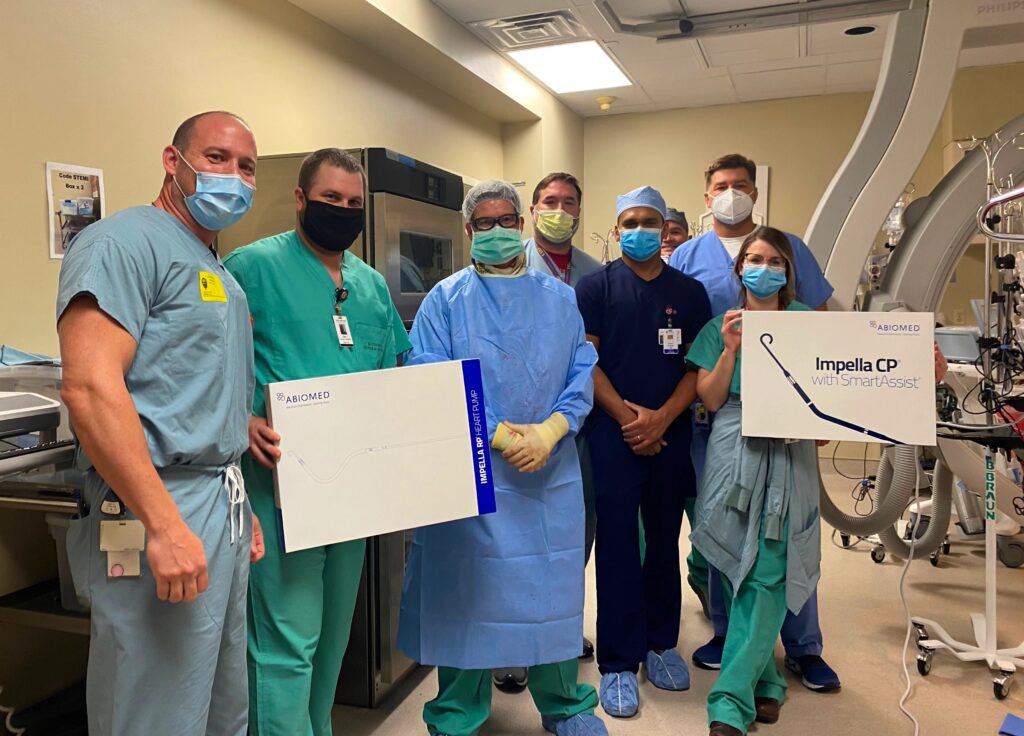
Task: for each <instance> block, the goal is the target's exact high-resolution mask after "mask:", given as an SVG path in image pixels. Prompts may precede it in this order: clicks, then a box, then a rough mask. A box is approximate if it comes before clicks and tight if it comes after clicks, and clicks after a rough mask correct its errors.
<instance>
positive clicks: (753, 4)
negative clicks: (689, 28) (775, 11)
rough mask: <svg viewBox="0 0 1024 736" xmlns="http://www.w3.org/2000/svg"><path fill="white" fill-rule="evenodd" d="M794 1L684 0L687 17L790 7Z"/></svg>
mask: <svg viewBox="0 0 1024 736" xmlns="http://www.w3.org/2000/svg"><path fill="white" fill-rule="evenodd" d="M792 2H793V0H682V5H683V7H684V8H685V9H686V14H687V15H710V14H712V13H729V12H732V11H734V10H751V9H753V8H767V7H771V6H772V5H790V4H792Z"/></svg>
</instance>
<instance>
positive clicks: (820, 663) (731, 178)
mask: <svg viewBox="0 0 1024 736" xmlns="http://www.w3.org/2000/svg"><path fill="white" fill-rule="evenodd" d="M756 173H757V167H756V165H755V164H754V162H753V161H751V160H750V159H749V158H747V157H746V156H743V155H741V154H738V153H731V154H728V155H726V156H722V157H721V158H719V159H717V160H715V161H714V162H712V163H711V165H710V166H708V168H707V169H706V170H705V172H704V183H705V187H706V190H705V192H704V203H705V204H706V205H707V206H708V207H709V208H710V209H711V212H712V213H713V215H714V227H713V228H712V229H710V230H708V231H707V232H705V233H703V234H701V235H700V236H698V237H696V238H694V239H693V240H690V241H688V242H686V243H683V245H681V246H680V247H678V248H676V250H675V252H674V253H673V254H672V257H671V258H670V259H669V262H668V263H669V265H670V266H673V267H674V268H678V269H679V270H680V271H682V272H683V273H685V274H686V275H687V276H692V277H693V278H695V279H697V280H698V281H700V282H701V283H703V284H704V288H705V289H707V292H708V298H709V299H710V300H711V313H712V315H715V316H717V315H720V314H724V313H725V312H727V311H728V310H730V309H736V308H737V306H738V305H739V304H740V296H739V282H738V281H737V279H736V278H735V276H734V275H733V274H734V265H735V261H736V255H737V253H739V249H740V246H741V245H742V243H743V240H744V239H745V238H746V237H747V236H748V235H749V234H750V233H752V232H753V231H754V228H755V227H756V226H755V224H754V217H753V211H754V203H755V202H756V201H757V195H758V192H757V186H756V185H755V176H756ZM786 239H787V240H788V241H789V244H790V246H792V248H793V267H794V274H793V275H794V277H795V281H796V284H795V286H796V299H797V300H798V301H799V302H801V303H802V304H806V305H807V306H809V307H812V308H814V309H818V310H824V309H826V302H827V301H828V298H829V297H830V296H832V285H831V284H829V283H828V281H826V280H825V276H824V275H823V274H822V272H821V267H820V266H819V265H818V262H817V260H815V258H814V255H813V254H812V253H811V251H810V249H809V248H808V247H807V245H806V244H805V243H804V242H803V241H802V240H800V238H798V237H797V236H796V235H793V234H792V233H786ZM699 413H700V412H696V414H699ZM708 433H709V429H708V424H707V422H706V421H705V422H704V423H703V425H700V424H698V425H697V426H696V427H695V428H694V434H693V444H692V446H691V447H692V452H693V465H694V469H695V470H696V473H697V477H698V478H699V477H700V476H701V473H702V471H703V468H704V450H705V448H706V447H707V439H708ZM717 582H718V576H717V575H711V576H710V584H711V585H710V587H711V590H710V591H709V597H710V609H711V611H710V613H711V620H712V623H713V624H714V629H715V636H714V638H713V639H712V640H711V641H710V642H708V643H707V644H705V645H704V646H702V647H699V648H698V649H697V650H696V651H695V652H694V653H693V662H694V664H696V665H697V666H698V667H702V668H704V669H718V668H719V666H720V663H721V659H722V647H723V646H724V644H725V632H726V627H727V625H728V624H727V621H728V620H727V617H726V613H725V604H724V601H723V600H722V595H721V590H720V588H719V587H718V585H717ZM782 643H783V646H784V647H785V649H786V666H787V667H788V668H789V669H790V670H792V671H793V672H794V673H797V674H799V675H800V676H801V679H802V681H803V684H804V685H805V686H806V687H808V688H809V689H811V690H814V691H816V692H829V691H834V690H838V689H839V677H838V676H837V675H836V673H835V672H834V671H833V670H832V668H831V667H829V666H828V664H826V663H825V661H824V660H823V659H822V658H821V652H822V635H821V627H820V625H819V623H818V598H817V594H815V595H813V596H811V599H810V600H809V601H808V602H807V605H805V606H804V607H803V610H801V611H800V614H799V615H798V616H794V615H792V614H790V615H788V616H787V617H786V620H785V622H784V623H783V626H782Z"/></svg>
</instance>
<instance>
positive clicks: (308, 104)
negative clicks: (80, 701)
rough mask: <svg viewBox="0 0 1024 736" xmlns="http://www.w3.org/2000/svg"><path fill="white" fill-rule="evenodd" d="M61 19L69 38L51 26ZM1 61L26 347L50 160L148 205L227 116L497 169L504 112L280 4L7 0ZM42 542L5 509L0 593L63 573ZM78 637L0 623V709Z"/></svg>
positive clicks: (298, 144) (37, 316) (6, 310)
mask: <svg viewBox="0 0 1024 736" xmlns="http://www.w3.org/2000/svg"><path fill="white" fill-rule="evenodd" d="M61 28H63V29H68V30H71V29H73V31H74V32H73V33H62V34H60V35H59V36H55V35H54V29H61ZM58 39H61V40H60V43H61V44H62V45H56V44H57V43H58ZM0 64H2V67H3V69H4V82H3V85H4V94H3V98H4V100H5V102H7V103H8V106H7V107H6V109H7V113H6V114H5V116H4V118H3V121H2V122H0V131H2V135H0V162H2V173H3V177H2V178H0V222H3V232H2V234H0V252H2V255H3V259H4V264H5V268H4V270H3V275H2V277H0V343H9V344H12V345H15V346H18V347H20V348H24V349H27V350H34V351H40V352H44V353H50V354H55V353H56V350H57V341H56V334H55V332H54V306H53V305H54V298H55V294H56V285H57V275H58V271H59V265H60V263H59V261H50V260H49V259H48V255H47V207H46V201H45V199H46V198H45V191H46V188H45V177H44V163H45V162H46V161H59V162H63V163H71V164H80V165H84V166H94V167H98V168H102V169H103V170H104V173H105V177H106V179H105V190H106V196H107V200H106V202H105V203H104V206H105V208H107V211H108V212H111V213H112V212H115V211H117V210H119V209H122V208H124V207H128V206H130V205H135V204H142V203H146V202H149V201H151V200H152V199H153V197H154V196H155V194H156V193H157V190H158V188H159V186H160V182H161V178H162V172H161V169H160V150H161V148H162V147H163V146H164V145H165V144H166V143H168V142H169V140H170V137H171V134H172V133H173V131H174V128H175V127H176V125H177V124H178V123H179V122H180V121H181V120H182V119H184V118H185V117H187V116H188V115H190V114H193V113H195V112H198V111H201V110H205V109H220V108H223V109H228V110H231V111H234V112H236V113H238V114H240V115H242V116H243V117H245V118H246V119H247V120H248V121H249V123H250V124H251V125H252V127H253V130H254V131H255V133H256V138H257V142H258V145H259V151H260V153H261V154H270V153H287V152H294V151H308V150H312V149H315V148H318V147H321V146H328V145H336V146H363V145H376V146H386V147H389V148H393V149H396V150H399V151H401V152H403V153H406V154H408V155H411V156H414V157H416V158H419V159H421V160H424V161H427V162H430V163H432V164H434V165H437V166H441V167H443V168H447V169H450V170H454V171H458V172H460V173H464V174H466V175H470V176H474V177H478V178H486V177H490V176H500V175H501V174H502V166H503V150H502V139H501V128H500V125H499V123H498V122H497V121H495V120H492V119H490V118H487V117H485V116H483V115H481V114H480V113H478V112H475V111H473V110H472V109H470V108H468V107H466V106H465V105H464V104H462V103H460V102H457V101H455V100H453V99H452V98H451V97H449V96H447V95H445V94H443V93H439V92H437V91H436V90H433V89H431V88H430V87H429V86H428V85H426V84H424V83H422V82H421V81H416V80H414V79H411V78H410V76H409V74H408V73H407V72H405V71H403V70H401V69H399V68H398V67H396V66H395V65H393V64H391V63H389V62H385V61H382V60H380V59H379V58H376V57H375V56H374V54H373V53H372V52H369V51H367V50H366V49H364V48H361V47H359V46H357V45H355V44H353V43H351V42H350V41H348V39H347V38H346V37H345V36H343V35H341V34H340V33H338V32H337V31H335V30H333V29H331V28H329V27H328V26H326V25H325V24H323V23H321V22H319V21H317V20H315V19H314V18H313V17H312V16H309V15H307V14H305V13H304V12H302V11H300V10H299V9H297V8H296V7H294V6H293V5H291V4H289V3H286V2H280V1H279V0H244V1H243V0H238V1H237V2H235V1H232V0H175V2H173V3H161V2H157V1H156V0H105V1H104V2H79V3H69V2H63V0H37V1H36V2H32V3H29V2H19V3H8V4H6V5H5V7H4V23H3V25H2V27H0ZM552 135H554V133H552ZM257 184H258V175H257ZM257 196H259V195H258V194H257ZM52 550H53V546H52V542H51V541H50V540H49V537H48V535H47V534H46V531H45V525H44V523H43V516H42V515H41V514H27V513H24V514H15V513H13V512H9V511H0V595H2V594H4V593H7V592H10V591H13V590H17V589H20V588H22V587H24V586H25V585H28V584H30V583H33V582H37V581H39V580H44V579H46V578H48V577H52V576H53V575H55V574H56V572H55V563H54V558H53V552H52ZM85 647H86V640H85V639H84V638H82V637H73V636H70V635H58V634H53V633H50V632H45V631H42V630H34V629H25V628H22V627H13V626H3V627H0V651H3V652H4V654H3V656H2V657H0V687H3V688H4V690H3V694H2V695H0V705H6V704H16V705H21V704H25V703H29V702H34V701H36V700H38V699H39V698H40V697H42V696H43V695H45V694H46V693H47V692H48V691H50V690H52V689H53V688H56V687H58V686H60V685H62V684H64V683H65V682H67V681H69V680H70V679H72V678H75V677H79V676H81V674H82V663H83V661H84V653H85ZM44 660H45V661H47V662H50V663H51V664H52V666H47V667H41V666H39V663H40V662H41V661H44ZM62 661H63V662H64V663H65V666H64V667H61V666H60V663H61V662H62Z"/></svg>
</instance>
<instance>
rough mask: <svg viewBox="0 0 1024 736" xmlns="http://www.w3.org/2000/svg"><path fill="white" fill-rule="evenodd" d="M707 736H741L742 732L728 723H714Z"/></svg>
mask: <svg viewBox="0 0 1024 736" xmlns="http://www.w3.org/2000/svg"><path fill="white" fill-rule="evenodd" d="M708 736H743V732H742V731H741V730H739V729H738V728H733V727H732V726H730V725H729V724H728V723H722V722H720V721H715V722H714V723H712V724H711V727H710V730H709V731H708Z"/></svg>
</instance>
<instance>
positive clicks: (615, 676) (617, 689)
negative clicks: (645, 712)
mask: <svg viewBox="0 0 1024 736" xmlns="http://www.w3.org/2000/svg"><path fill="white" fill-rule="evenodd" d="M601 707H602V708H604V712H605V713H607V714H608V715H610V716H612V717H614V718H630V717H632V716H635V715H636V711H637V709H638V708H639V707H640V693H639V688H638V686H637V682H636V674H634V673H633V672H609V673H607V674H605V675H602V676H601Z"/></svg>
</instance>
